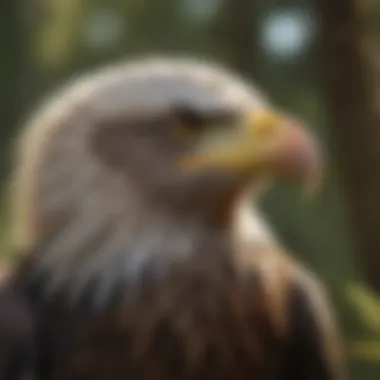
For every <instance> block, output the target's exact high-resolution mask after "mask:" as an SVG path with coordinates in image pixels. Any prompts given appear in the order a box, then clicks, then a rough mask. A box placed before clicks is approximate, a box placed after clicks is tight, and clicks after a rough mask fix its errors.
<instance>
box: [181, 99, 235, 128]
mask: <svg viewBox="0 0 380 380" xmlns="http://www.w3.org/2000/svg"><path fill="white" fill-rule="evenodd" d="M174 113H175V117H176V119H177V121H178V122H179V123H180V124H181V125H182V126H183V127H184V128H186V129H188V130H189V131H194V132H196V131H201V130H203V129H205V128H212V127H220V125H223V124H228V123H230V122H232V121H233V120H234V119H235V118H236V115H235V113H234V112H231V111H230V110H225V109H223V110H220V109H215V110H199V109H197V110H195V109H193V108H191V107H188V106H184V105H180V106H177V107H176V108H175V110H174Z"/></svg>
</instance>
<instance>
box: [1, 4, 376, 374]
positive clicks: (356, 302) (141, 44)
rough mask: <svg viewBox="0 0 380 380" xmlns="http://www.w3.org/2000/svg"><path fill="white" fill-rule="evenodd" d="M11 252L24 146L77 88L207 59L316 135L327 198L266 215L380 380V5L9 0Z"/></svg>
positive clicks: (279, 192) (5, 151) (278, 198)
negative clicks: (121, 71) (322, 287)
mask: <svg viewBox="0 0 380 380" xmlns="http://www.w3.org/2000/svg"><path fill="white" fill-rule="evenodd" d="M0 30H1V32H0V38H1V59H0V64H1V66H0V75H1V79H2V80H1V82H0V84H1V86H0V96H1V101H0V107H1V112H0V125H1V128H0V147H1V149H0V173H1V184H2V189H3V190H4V196H3V199H4V200H3V207H2V208H1V210H3V211H2V214H1V218H0V220H1V224H2V229H1V231H2V232H1V234H2V235H1V239H0V243H1V251H2V252H4V255H3V256H4V259H6V258H8V257H9V255H7V253H8V252H10V251H11V247H12V241H11V240H10V238H9V234H8V233H7V227H8V225H9V223H8V214H7V201H6V197H5V194H6V193H5V191H6V190H7V184H8V178H9V177H8V176H9V170H10V168H11V165H12V154H11V153H12V146H13V141H14V138H15V137H16V136H17V134H18V131H19V130H20V128H22V125H23V122H24V121H25V119H27V117H28V116H29V115H30V113H31V112H32V111H33V110H34V109H35V107H37V105H39V104H40V103H41V102H43V101H44V99H46V98H47V97H48V96H49V94H51V93H52V92H54V90H56V89H57V88H59V87H60V86H61V85H62V84H63V83H64V82H65V81H67V80H68V79H69V78H71V77H72V76H77V75H79V74H81V73H84V72H86V71H87V70H89V69H94V68H97V67H100V66H102V65H103V64H105V63H109V62H113V61H115V60H120V59H128V57H135V56H136V55H141V54H146V53H177V54H179V53H181V54H186V55H195V56H199V57H206V58H210V59H213V60H216V61H219V62H221V63H224V64H225V65H227V66H228V67H231V68H234V69H236V70H238V71H239V72H241V73H242V74H244V75H245V76H246V77H247V78H248V79H250V80H254V81H255V83H257V84H258V85H259V86H260V87H261V88H262V89H263V90H264V91H265V92H266V93H267V95H268V96H269V97H270V98H271V99H272V100H273V101H274V103H275V104H276V105H277V106H278V107H280V108H283V109H284V110H286V111H288V112H290V113H294V114H296V115H298V116H299V117H300V118H301V119H303V120H304V121H305V122H306V123H307V124H309V125H310V126H311V128H313V129H314V131H315V133H316V134H317V135H318V136H319V138H320V139H321V141H322V143H323V146H324V148H325V151H326V154H327V162H328V172H327V175H326V182H325V184H324V187H323V190H322V192H321V194H320V196H319V197H318V198H317V199H316V200H313V201H308V200H307V199H302V198H301V197H300V188H299V187H296V186H291V185H288V184H279V185H278V186H277V187H276V188H275V189H274V190H272V191H271V192H270V193H269V194H268V195H267V196H266V197H265V199H264V200H263V203H262V209H263V210H264V212H265V214H266V215H267V218H268V219H269V221H270V222H271V223H272V226H273V228H274V229H275V230H276V231H277V233H278V235H279V236H280V237H281V239H282V240H283V242H284V244H286V245H287V246H288V247H290V248H291V249H293V250H294V251H295V252H296V254H297V256H298V257H299V258H300V260H302V261H304V262H305V263H306V264H307V265H309V266H310V267H311V268H312V269H313V270H314V271H315V272H316V273H317V274H318V275H319V277H320V278H321V279H322V280H323V282H324V283H325V284H326V287H327V289H328V290H329V292H330V294H331V297H332V300H333V303H334V306H335V307H336V309H337V312H338V317H339V321H340V324H341V326H342V330H343V333H344V337H345V342H346V345H347V350H348V353H349V358H350V364H351V370H352V378H353V379H361V380H372V379H373V380H375V379H376V380H377V379H379V378H380V295H379V294H380V96H379V95H380V92H379V90H380V59H379V58H380V57H378V55H379V54H380V44H379V43H380V3H379V2H378V1H376V0H355V1H354V0H346V1H334V0H149V1H148V0H145V1H144V0H9V1H4V2H3V5H0Z"/></svg>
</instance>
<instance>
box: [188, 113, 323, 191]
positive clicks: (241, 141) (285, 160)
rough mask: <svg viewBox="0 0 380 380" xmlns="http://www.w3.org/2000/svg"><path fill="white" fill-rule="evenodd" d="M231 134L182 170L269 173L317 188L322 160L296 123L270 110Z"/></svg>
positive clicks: (191, 159)
mask: <svg viewBox="0 0 380 380" xmlns="http://www.w3.org/2000/svg"><path fill="white" fill-rule="evenodd" d="M234 131H235V132H236V133H235V132H234V135H233V136H232V137H230V138H229V139H228V141H226V142H224V143H223V144H222V145H220V144H219V145H217V144H213V142H212V141H210V142H209V143H207V144H206V146H205V148H204V149H202V150H201V151H199V152H196V153H194V154H191V155H189V156H187V157H186V158H185V160H184V161H183V166H184V168H185V169H186V170H204V169H211V170H212V169H215V170H218V171H224V172H230V173H236V174H243V175H248V176H254V175H256V174H268V175H272V176H277V177H278V176H280V177H285V178H286V177H290V178H299V179H302V180H306V181H307V182H308V184H309V186H317V185H319V183H320V180H321V173H322V170H321V168H322V162H321V161H322V159H321V153H320V150H319V147H318V144H317V142H316V139H315V138H314V137H313V136H312V135H311V134H310V133H309V132H308V131H307V130H306V129H305V128H304V127H302V126H301V125H300V124H299V123H298V122H297V121H296V120H293V119H291V118H289V117H287V116H284V115H280V114H277V113H275V112H271V111H265V112H260V113H258V112H255V113H254V114H252V115H248V117H247V118H246V119H245V121H243V123H242V125H241V126H240V127H239V128H234ZM211 140H212V139H211Z"/></svg>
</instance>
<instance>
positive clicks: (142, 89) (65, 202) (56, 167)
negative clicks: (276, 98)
mask: <svg viewBox="0 0 380 380" xmlns="http://www.w3.org/2000/svg"><path fill="white" fill-rule="evenodd" d="M322 156H323V154H322V153H321V149H320V146H319V144H318V142H317V139H316V138H315V137H314V136H313V134H312V132H311V131H310V130H309V129H308V128H307V127H306V125H305V124H304V123H302V122H300V121H299V120H298V118H296V117H294V116H291V115H288V114H287V113H285V112H284V111H281V110H279V109H277V108H276V107H275V106H274V105H272V103H271V102H270V101H269V100H268V99H267V98H266V96H265V95H264V93H263V92H262V91H261V90H259V89H258V88H257V86H255V85H254V84H253V83H252V82H251V81H249V80H247V79H246V78H244V77H243V76H240V75H239V74H238V73H235V72H234V71H233V70H232V69H229V68H227V67H225V66H223V65H220V64H217V63H215V62H211V61H207V60H203V59H198V58H191V57H170V56H155V57H144V58H135V59H130V60H128V61H127V62H121V63H115V64H111V65H109V66H107V67H104V68H101V69H97V70H94V71H93V72H91V73H89V74H84V75H83V76H81V77H79V78H76V79H75V80H73V81H72V82H70V83H68V84H67V85H66V86H65V87H64V88H62V89H61V90H60V91H58V92H57V93H55V94H53V95H51V96H50V98H49V99H48V100H47V101H45V102H44V103H43V104H42V106H41V107H40V108H39V109H38V110H37V111H36V112H35V114H34V115H33V116H32V117H31V119H30V120H29V121H28V123H27V125H26V126H25V128H24V129H23V132H22V135H21V137H20V139H19V143H18V146H17V149H16V151H15V169H14V177H13V185H12V187H11V188H12V192H11V193H12V194H11V196H12V204H13V209H12V210H13V213H12V217H13V226H14V233H15V235H14V236H15V241H17V243H18V246H17V251H18V252H21V253H20V255H19V257H18V265H16V266H15V268H14V269H13V272H12V274H11V276H10V278H9V280H8V286H7V289H8V290H7V292H8V293H7V294H8V295H9V294H11V295H13V298H12V297H8V300H9V299H11V300H12V299H13V300H14V304H19V305H20V304H21V307H25V308H26V309H27V314H26V315H30V318H29V321H30V323H29V324H28V328H27V329H24V330H23V331H24V332H25V331H27V333H26V335H25V334H24V338H25V336H27V338H28V339H27V341H28V347H29V350H26V352H27V353H28V354H25V355H24V356H23V358H25V357H27V358H28V364H27V365H26V364H25V363H22V362H21V363H20V361H18V363H19V365H20V368H23V369H26V370H27V371H29V372H28V373H30V374H32V378H33V379H38V380H53V379H54V380H59V379H65V380H87V379H94V380H105V379H115V380H122V379H123V380H124V379H142V380H143V379H156V380H161V379H188V380H192V379H194V380H195V379H197V380H202V379H208V380H212V379H237V380H240V379H241V380H244V379H257V380H290V379H292V380H297V379H300V380H301V379H313V380H344V379H346V378H347V374H346V364H345V355H344V349H343V343H342V340H343V339H342V337H341V333H340V328H339V326H338V321H337V318H336V316H335V312H334V310H333V307H332V304H331V302H330V300H329V296H328V294H327V291H326V290H325V288H324V287H323V285H322V283H321V281H320V280H319V279H318V278H317V276H316V275H314V274H313V272H312V271H310V270H308V269H307V267H306V266H305V265H303V264H302V263H300V262H299V261H298V260H296V258H295V256H294V255H293V254H292V253H291V252H290V250H288V249H287V248H284V247H283V245H282V244H281V243H280V242H279V241H277V239H276V237H275V234H274V233H273V232H272V230H271V228H270V226H269V225H268V224H267V223H266V221H265V219H264V218H263V216H262V215H261V212H260V211H259V209H258V206H257V203H258V201H259V199H260V197H261V196H262V194H264V193H265V189H266V188H267V185H268V184H274V183H275V182H276V180H281V179H283V180H292V181H297V182H300V183H302V184H305V186H314V185H315V184H316V183H317V182H318V181H319V179H320V178H321V173H322V172H323V157H322ZM252 202H253V206H252V207H251V205H252ZM8 303H9V301H8ZM3 305H4V303H3V302H1V300H0V318H1V312H2V310H4V309H5V308H4V306H3ZM32 322H33V323H32ZM7 323H10V322H7ZM4 326H7V324H5V325H2V326H0V336H1V329H2V330H4V328H6V327H4ZM24 341H25V339H24V340H22V342H21V343H20V339H19V340H18V341H17V342H18V343H17V344H16V345H13V346H12V348H11V349H10V350H9V352H8V355H7V356H9V357H12V356H16V357H17V358H20V355H19V354H18V353H19V352H20V351H22V350H21V348H22V347H25V344H24V343H23V342H24ZM15 347H16V348H15ZM22 352H25V350H24V351H22ZM12 360H13V361H11V362H12V363H14V362H15V360H14V358H13V359H12ZM9 367H10V365H8V368H9ZM13 367H14V366H13ZM13 373H14V372H13ZM4 378H6V377H4ZM8 379H11V377H9V378H8ZM8 379H7V378H6V380H8ZM13 379H17V375H16V376H15V375H13V378H12V380H13Z"/></svg>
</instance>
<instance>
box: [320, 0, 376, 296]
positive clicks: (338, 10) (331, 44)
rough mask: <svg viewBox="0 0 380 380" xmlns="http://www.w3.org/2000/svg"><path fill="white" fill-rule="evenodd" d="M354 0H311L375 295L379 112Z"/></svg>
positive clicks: (337, 146) (356, 228)
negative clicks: (317, 16)
mask: <svg viewBox="0 0 380 380" xmlns="http://www.w3.org/2000/svg"><path fill="white" fill-rule="evenodd" d="M359 2H361V0H357V1H354V0H345V1H334V0H317V5H318V9H319V11H320V17H321V22H322V33H321V45H320V58H321V68H322V71H321V75H322V84H323V86H324V91H325V98H326V103H327V109H328V111H329V113H330V116H331V121H332V125H331V142H332V144H333V152H334V154H335V158H336V161H337V165H338V168H339V170H340V172H341V176H342V182H343V185H344V186H343V188H344V191H345V194H344V195H345V197H346V202H347V208H348V212H349V216H350V217H351V222H352V223H351V225H352V231H353V235H354V236H353V237H354V241H355V242H356V243H357V247H356V248H357V250H358V252H359V254H360V258H361V259H362V261H363V262H364V265H365V267H366V273H367V276H368V279H369V281H370V283H371V284H372V286H373V287H374V288H375V289H376V290H377V291H380V108H379V103H377V96H376V80H377V78H376V76H375V73H374V70H373V67H372V65H371V64H370V61H369V58H370V56H369V54H368V53H365V51H364V38H366V37H368V35H367V33H366V31H365V30H364V23H363V18H362V16H363V14H362V13H361V10H360V9H359V8H358V6H359V5H361V4H359Z"/></svg>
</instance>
